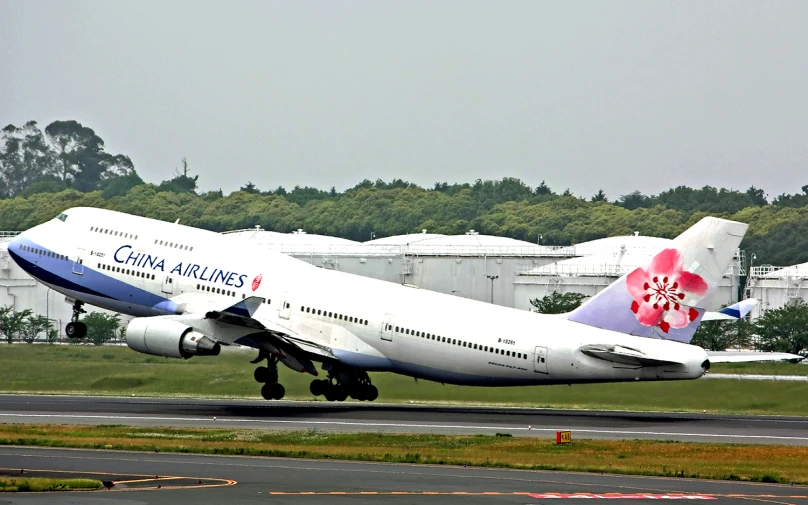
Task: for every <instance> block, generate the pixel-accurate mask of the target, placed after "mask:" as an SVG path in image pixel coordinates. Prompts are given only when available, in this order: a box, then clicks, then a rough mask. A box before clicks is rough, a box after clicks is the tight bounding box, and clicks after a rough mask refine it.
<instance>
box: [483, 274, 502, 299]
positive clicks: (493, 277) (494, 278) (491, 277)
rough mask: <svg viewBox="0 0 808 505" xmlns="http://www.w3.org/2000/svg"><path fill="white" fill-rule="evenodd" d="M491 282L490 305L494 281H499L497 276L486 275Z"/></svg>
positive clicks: (492, 297)
mask: <svg viewBox="0 0 808 505" xmlns="http://www.w3.org/2000/svg"><path fill="white" fill-rule="evenodd" d="M486 277H488V279H489V280H490V281H491V303H494V280H496V279H499V275H486Z"/></svg>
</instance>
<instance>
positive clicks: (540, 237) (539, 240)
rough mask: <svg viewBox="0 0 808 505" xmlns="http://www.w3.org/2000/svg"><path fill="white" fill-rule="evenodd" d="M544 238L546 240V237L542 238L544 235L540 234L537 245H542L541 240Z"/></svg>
mask: <svg viewBox="0 0 808 505" xmlns="http://www.w3.org/2000/svg"><path fill="white" fill-rule="evenodd" d="M543 238H544V237H543V236H542V234H541V233H539V239H538V240H536V245H541V239H543Z"/></svg>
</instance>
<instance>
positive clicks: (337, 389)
mask: <svg viewBox="0 0 808 505" xmlns="http://www.w3.org/2000/svg"><path fill="white" fill-rule="evenodd" d="M347 399H348V388H346V387H345V386H334V401H338V402H344V401H345V400H347Z"/></svg>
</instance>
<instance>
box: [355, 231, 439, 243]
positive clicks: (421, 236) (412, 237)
mask: <svg viewBox="0 0 808 505" xmlns="http://www.w3.org/2000/svg"><path fill="white" fill-rule="evenodd" d="M444 236H445V235H441V234H440V233H410V234H408V235H393V236H392V237H382V238H377V239H373V240H370V241H368V242H365V245H408V244H414V243H416V242H421V241H423V240H428V239H432V238H437V237H444Z"/></svg>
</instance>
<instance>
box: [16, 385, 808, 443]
mask: <svg viewBox="0 0 808 505" xmlns="http://www.w3.org/2000/svg"><path fill="white" fill-rule="evenodd" d="M0 423H31V424H124V425H130V426H171V427H197V428H198V427H205V428H215V427H220V428H239V429H247V428H256V429H280V430H301V429H302V430H308V429H317V430H324V431H344V432H374V433H377V432H388V433H407V432H417V433H442V434H494V433H510V434H512V435H514V436H535V437H552V436H554V434H555V431H557V430H571V431H572V433H573V437H578V438H597V439H656V440H679V441H695V442H737V443H752V444H784V445H808V418H805V417H781V416H736V415H717V414H689V413H688V414H683V413H666V412H624V411H580V410H553V409H523V408H499V407H437V406H424V405H398V404H372V403H316V402H284V401H280V402H266V401H265V402H260V401H245V400H197V399H176V398H173V399H152V398H127V397H89V396H39V395H0Z"/></svg>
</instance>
